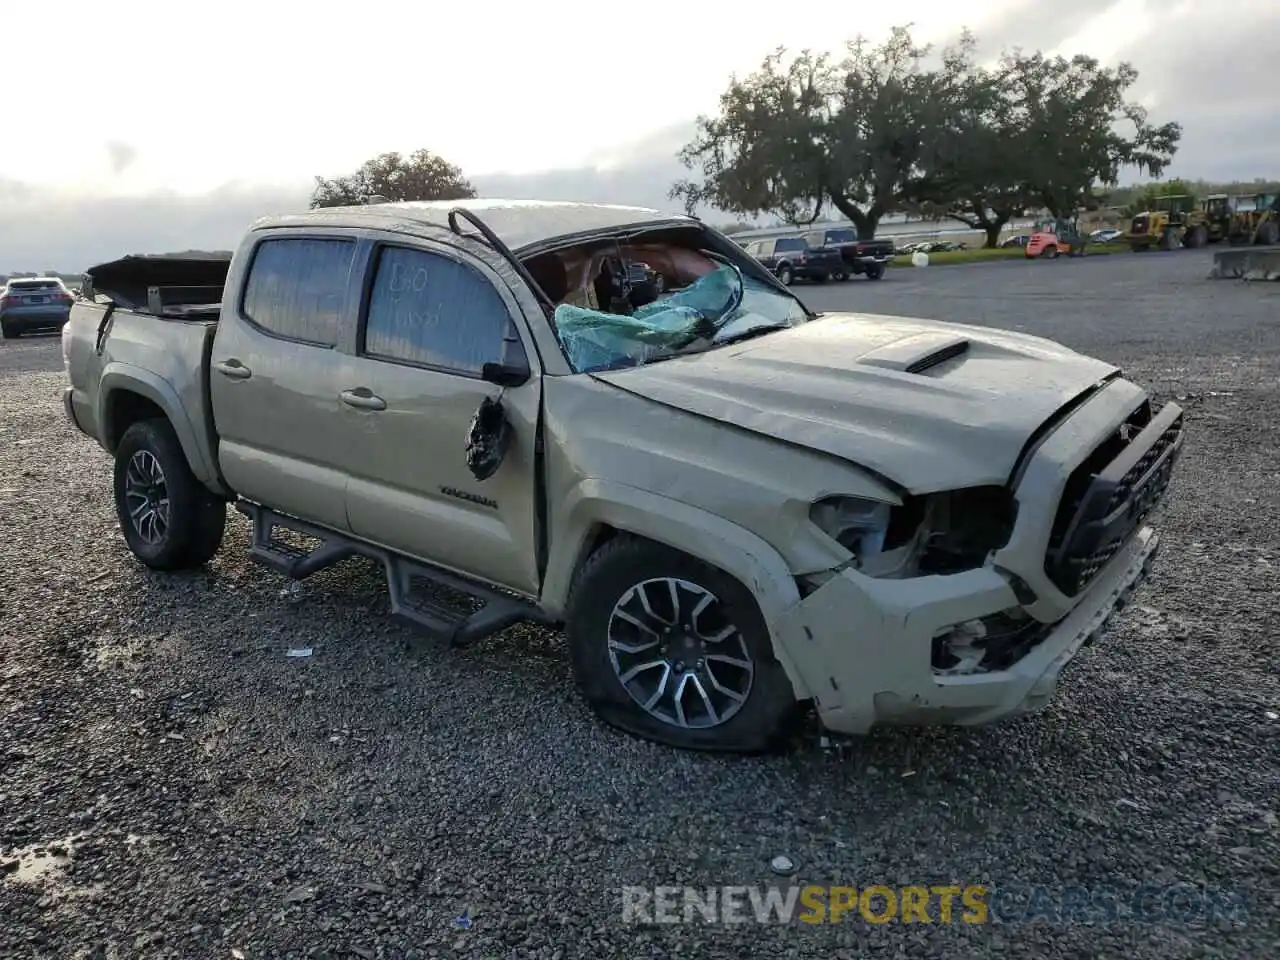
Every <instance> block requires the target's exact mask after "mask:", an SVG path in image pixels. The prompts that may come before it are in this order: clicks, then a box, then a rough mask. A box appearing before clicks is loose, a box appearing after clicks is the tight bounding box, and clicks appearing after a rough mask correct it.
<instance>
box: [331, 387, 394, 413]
mask: <svg viewBox="0 0 1280 960" xmlns="http://www.w3.org/2000/svg"><path fill="white" fill-rule="evenodd" d="M338 396H339V397H340V398H341V399H342V402H343V403H345V404H346V405H347V406H348V407H356V408H357V409H360V410H385V409H387V401H385V400H383V399H382V398H381V397H375V396H374V395H373V394H372V393H371V392H370V391H369V388H368V387H356V388H355V389H354V390H343V391H342V393H340V394H338Z"/></svg>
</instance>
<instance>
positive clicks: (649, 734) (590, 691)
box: [565, 535, 800, 753]
mask: <svg viewBox="0 0 1280 960" xmlns="http://www.w3.org/2000/svg"><path fill="white" fill-rule="evenodd" d="M662 578H671V579H678V580H682V581H685V582H687V583H690V584H694V585H696V586H697V587H699V588H701V589H702V590H704V591H706V592H708V593H710V594H712V595H713V596H714V597H715V598H716V599H717V601H718V605H719V607H722V608H723V613H724V614H725V616H726V617H727V622H728V623H730V624H731V625H732V626H733V627H735V628H736V629H737V637H734V638H731V639H732V642H733V644H734V645H735V646H734V648H733V649H735V650H738V649H745V651H746V652H747V654H748V656H749V658H750V662H751V663H752V665H753V668H754V669H753V675H752V677H751V680H750V685H749V688H748V689H747V690H746V693H745V699H744V700H743V701H742V702H741V706H739V707H738V708H737V711H736V712H735V713H733V714H732V715H731V716H729V717H728V719H726V720H724V721H723V722H721V723H719V724H718V725H715V726H703V727H692V726H684V727H681V726H678V725H676V724H675V723H673V722H670V721H665V720H663V719H661V718H659V717H656V716H654V715H653V714H652V713H650V712H649V711H648V710H646V709H645V708H644V706H642V705H641V704H640V703H639V701H638V700H637V699H636V697H635V696H633V695H632V693H630V692H628V690H627V688H626V687H624V686H623V683H622V680H621V677H620V675H619V672H618V669H615V666H614V657H612V656H611V653H610V640H609V629H610V623H611V621H612V619H613V614H614V608H615V605H617V604H619V603H620V602H621V601H622V600H623V598H625V597H626V596H627V594H628V593H629V592H630V591H631V590H632V588H633V587H635V586H637V585H638V584H642V583H644V582H646V581H650V580H660V579H662ZM659 604H660V601H659V600H658V599H657V598H656V597H655V600H654V606H655V608H656V607H657V606H658V605H659ZM708 610H709V611H716V610H718V608H717V607H712V608H708ZM653 635H654V636H655V638H657V634H653ZM565 636H566V638H567V640H568V643H569V653H570V658H571V661H572V664H573V672H574V678H575V680H576V681H577V685H578V689H579V690H580V691H581V693H582V695H583V697H584V698H585V699H586V701H587V703H588V705H589V706H590V707H591V709H592V710H593V711H594V712H595V714H596V715H597V716H598V717H599V718H600V719H601V720H603V721H604V722H605V723H607V724H609V725H610V726H612V727H615V728H617V729H619V730H623V731H625V732H627V733H629V734H631V735H633V736H637V737H640V738H642V739H645V740H650V741H653V742H655V743H661V744H664V745H666V746H671V747H677V748H680V749H685V750H702V751H715V752H724V753H762V752H770V751H775V750H777V749H779V748H780V747H782V746H783V745H784V744H785V743H786V741H787V739H788V737H789V736H790V734H791V732H792V731H793V729H794V723H795V721H796V719H797V718H798V717H799V714H800V710H799V706H798V704H797V702H796V699H795V693H794V691H793V689H792V686H791V682H790V680H788V679H787V675H786V673H785V672H784V671H783V669H782V666H781V665H780V664H779V663H778V661H777V660H776V659H775V658H774V655H773V647H772V644H771V642H770V639H769V632H768V628H767V627H766V626H765V622H764V618H763V617H762V616H761V614H760V609H759V607H758V606H757V605H756V602H755V599H754V598H753V597H752V595H751V593H750V592H749V591H748V590H747V589H746V588H745V587H743V586H742V584H740V583H739V582H738V581H737V580H735V579H734V578H733V577H730V576H728V575H727V574H725V573H723V572H721V571H720V570H717V569H715V568H713V567H710V566H708V565H706V564H704V563H702V562H700V561H698V560H695V559H693V558H692V557H689V556H688V555H686V554H683V553H680V552H679V551H676V550H672V549H670V548H669V547H665V546H662V545H660V544H656V543H653V542H651V541H648V540H642V539H637V538H633V537H629V536H626V535H620V536H618V537H616V538H614V539H612V540H609V541H607V542H606V543H605V544H604V545H603V546H602V547H601V548H600V549H599V550H597V551H596V552H595V553H594V554H592V555H591V556H590V557H589V558H588V559H587V561H586V562H585V563H584V564H583V565H582V568H581V569H580V570H579V571H578V574H577V576H576V577H575V578H574V582H573V587H572V589H571V590H570V593H569V601H568V615H567V617H566V628H565ZM636 636H648V634H645V633H640V632H637V633H636ZM738 638H740V639H741V641H742V646H741V648H739V647H738V646H736V645H737V643H738ZM695 642H696V641H695ZM725 642H726V643H728V642H730V641H725ZM714 649H719V648H714ZM637 656H638V657H640V658H643V657H648V656H651V654H649V653H643V654H638V655H637ZM653 656H655V658H657V659H661V657H660V656H659V655H658V653H657V651H655V653H654V654H653ZM667 662H668V663H670V659H669V657H668V660H667ZM726 669H727V668H726ZM624 672H625V671H624ZM698 672H699V673H700V675H701V671H698ZM647 675H648V676H652V671H650V673H649V674H647ZM721 675H722V677H723V678H724V679H721V678H716V679H717V680H718V681H719V682H720V683H722V684H725V685H726V686H731V685H732V684H733V682H734V680H735V677H734V675H733V674H732V671H729V672H723V671H722V674H721ZM742 675H745V671H743V672H742V674H739V675H738V676H739V678H740V677H741V676H742ZM667 676H669V674H668V675H667ZM726 680H727V681H728V683H726V682H725V681H726ZM668 689H669V688H668ZM691 696H692V694H688V695H686V700H685V702H686V703H688V702H690V701H689V699H688V697H691ZM693 703H694V705H695V709H697V701H693ZM722 705H723V704H722ZM724 712H725V713H726V714H727V713H728V712H729V711H728V710H726V711H724Z"/></svg>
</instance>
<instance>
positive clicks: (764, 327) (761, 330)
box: [712, 323, 791, 347]
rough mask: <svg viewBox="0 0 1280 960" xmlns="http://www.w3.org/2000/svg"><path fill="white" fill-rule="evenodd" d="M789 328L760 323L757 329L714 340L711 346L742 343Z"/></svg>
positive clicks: (786, 325) (789, 326) (779, 324)
mask: <svg viewBox="0 0 1280 960" xmlns="http://www.w3.org/2000/svg"><path fill="white" fill-rule="evenodd" d="M790 328H791V324H789V323H762V324H760V326H758V327H752V328H751V329H750V330H743V331H742V332H741V333H735V334H734V335H733V336H732V337H725V338H724V339H723V340H716V341H714V343H713V344H712V345H713V346H717V347H724V346H728V345H729V344H731V343H742V341H744V340H751V339H753V338H755V337H759V336H763V335H764V334H766V333H772V332H773V331H775V330H788V329H790Z"/></svg>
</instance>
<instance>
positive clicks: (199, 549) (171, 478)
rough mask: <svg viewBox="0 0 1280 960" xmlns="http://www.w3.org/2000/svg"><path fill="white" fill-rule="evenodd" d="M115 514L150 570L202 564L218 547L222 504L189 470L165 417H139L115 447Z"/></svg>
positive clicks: (224, 516)
mask: <svg viewBox="0 0 1280 960" xmlns="http://www.w3.org/2000/svg"><path fill="white" fill-rule="evenodd" d="M115 501H116V516H117V517H118V518H119V520H120V530H121V532H122V533H123V534H124V539H125V542H126V543H128V545H129V550H130V551H131V552H132V553H133V555H134V556H135V557H137V558H138V559H139V560H141V561H142V562H143V563H144V564H146V565H147V566H148V567H151V568H152V569H154V570H190V569H194V568H196V567H200V566H203V565H204V564H205V563H207V562H208V561H209V560H210V559H211V558H212V557H213V555H214V554H215V553H217V552H218V547H220V546H221V545H222V534H223V531H224V529H225V527H226V522H227V505H226V503H225V502H224V501H222V500H220V499H218V498H217V497H215V496H214V495H213V494H212V493H211V492H210V491H209V490H208V489H207V488H206V487H205V486H204V484H202V483H201V482H200V481H199V480H197V479H196V478H195V475H194V474H192V472H191V467H190V466H189V465H188V464H187V458H186V455H185V454H184V453H183V452H182V445H181V444H180V443H179V442H178V437H177V435H176V434H175V433H174V432H173V427H172V426H170V425H169V422H168V421H167V420H159V419H156V420H140V421H138V422H137V423H135V424H133V425H132V426H131V427H129V429H128V430H126V431H125V433H124V437H122V438H121V440H120V444H119V446H117V447H116V465H115Z"/></svg>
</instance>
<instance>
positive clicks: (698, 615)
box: [63, 200, 1183, 751]
mask: <svg viewBox="0 0 1280 960" xmlns="http://www.w3.org/2000/svg"><path fill="white" fill-rule="evenodd" d="M84 294H85V298H84V299H83V300H82V301H81V302H78V303H77V304H76V305H75V307H74V308H73V310H72V314H71V321H70V323H69V324H68V326H67V327H66V328H65V330H64V334H63V354H64V358H65V363H66V369H67V372H68V376H69V378H70V384H71V385H70V387H69V388H68V389H67V390H66V392H65V404H66V411H67V415H68V416H69V417H70V419H71V421H72V422H73V423H74V424H75V425H76V426H77V427H78V428H79V429H80V430H82V431H84V432H85V433H87V434H89V435H90V436H91V437H93V438H95V439H96V440H97V441H98V442H99V443H100V444H101V445H102V446H103V447H104V448H105V449H106V450H107V451H108V452H110V453H111V454H112V455H113V457H114V460H115V482H114V486H115V502H116V507H117V510H118V513H119V517H120V524H121V528H122V530H123V533H124V537H125V539H126V540H127V542H128V545H129V547H130V549H131V550H132V552H133V553H134V555H135V556H136V557H137V558H138V559H139V560H140V561H142V563H144V564H146V565H148V566H150V567H153V568H157V569H164V570H173V569H181V568H190V567H195V566H198V565H201V564H203V563H205V562H206V561H208V560H209V559H210V558H211V557H212V556H213V555H214V553H215V552H216V551H217V550H218V548H219V545H220V544H221V541H222V537H223V528H224V523H225V520H226V512H227V511H226V507H227V505H228V504H234V505H235V506H236V507H237V508H238V509H239V510H240V511H241V512H243V513H244V514H246V515H247V516H248V517H249V518H250V519H251V520H252V523H253V539H252V548H251V549H252V554H253V556H254V557H256V558H257V559H258V560H260V561H262V562H264V563H265V564H267V565H269V566H271V567H273V568H274V569H276V570H278V571H280V572H281V573H283V574H285V575H286V576H289V577H293V578H303V577H306V576H309V575H310V574H312V573H315V572H316V571H317V570H320V569H322V568H325V567H327V566H330V565H332V564H335V563H338V562H340V561H343V560H345V559H347V558H350V557H353V556H363V557H367V558H372V559H373V560H375V561H376V562H379V563H381V564H383V565H384V566H385V569H386V573H387V580H388V585H389V590H390V600H391V608H392V611H393V612H394V613H397V614H399V615H401V616H404V617H407V618H409V619H410V620H412V621H414V622H416V623H417V624H418V625H420V626H421V627H423V628H425V629H426V630H427V631H428V632H429V633H430V634H432V635H434V636H436V637H439V638H441V639H442V640H443V641H444V642H447V643H450V644H464V643H469V642H473V641H475V640H477V639H480V638H482V637H486V636H489V635H492V634H495V633H497V632H499V631H501V630H503V629H505V628H506V627H508V626H510V625H512V624H513V623H515V622H517V621H520V620H533V621H537V622H542V623H546V624H549V625H563V626H564V628H565V633H566V636H567V638H568V646H569V650H570V655H571V658H572V663H573V668H574V671H575V674H576V677H577V680H578V682H579V684H580V686H581V689H582V691H583V693H584V694H585V696H586V699H587V700H588V701H589V702H590V704H591V706H592V707H593V708H594V709H595V710H596V711H597V713H598V714H599V715H600V716H601V717H603V718H604V719H605V720H607V721H608V722H610V723H612V724H615V725H617V726H620V727H622V728H624V729H626V730H628V731H631V732H632V733H634V734H637V735H640V736H644V737H648V738H651V739H655V740H659V741H662V742H665V743H668V744H672V745H676V746H681V747H692V748H704V749H717V750H734V751H754V750H760V749H767V748H769V747H771V746H774V745H776V744H778V743H780V742H781V741H782V739H783V738H784V736H785V735H786V734H787V733H788V731H789V729H790V726H791V723H792V721H794V719H795V718H796V717H797V716H798V715H799V714H800V713H801V708H806V707H812V708H813V709H814V710H816V713H817V715H818V717H819V718H820V719H821V721H822V723H823V724H824V725H825V727H826V728H827V729H828V730H830V731H834V732H842V733H848V734H859V733H863V732H865V731H867V730H868V729H869V728H870V727H871V726H872V725H873V724H878V723H886V724H892V723H910V724H920V723H955V724H980V723H986V722H989V721H993V720H996V719H998V718H1001V717H1005V716H1009V715H1013V714H1017V713H1022V712H1025V711H1028V710H1032V709H1035V708H1038V707H1040V706H1042V705H1043V704H1044V703H1045V702H1046V701H1047V700H1048V698H1049V697H1050V696H1051V695H1052V693H1053V691H1054V688H1055V685H1056V683H1057V680H1058V677H1059V674H1060V672H1061V671H1062V669H1063V666H1064V665H1065V664H1066V663H1067V662H1068V661H1069V660H1070V659H1071V658H1072V657H1073V656H1074V655H1075V654H1076V652H1077V651H1078V650H1079V649H1080V648H1081V647H1082V646H1083V645H1084V644H1086V643H1087V642H1089V641H1090V640H1091V639H1093V638H1094V637H1096V636H1097V635H1098V634H1099V633H1100V631H1101V630H1102V627H1103V625H1104V623H1105V622H1106V621H1107V620H1108V619H1109V617H1110V616H1111V614H1112V612H1113V611H1114V610H1116V609H1117V608H1118V607H1120V606H1122V605H1123V603H1124V601H1125V599H1126V597H1127V595H1128V594H1129V593H1130V591H1131V590H1132V589H1133V588H1134V586H1135V584H1136V583H1137V582H1138V581H1139V579H1140V578H1141V577H1142V576H1143V574H1144V573H1145V572H1146V571H1147V569H1148V566H1149V563H1150V561H1151V559H1152V557H1153V555H1154V553H1155V551H1156V545H1157V537H1156V534H1155V533H1154V532H1153V531H1152V529H1151V528H1150V527H1149V526H1148V525H1147V523H1146V521H1147V518H1148V516H1149V514H1150V512H1151V511H1152V509H1153V508H1154V507H1155V506H1156V505H1157V504H1158V502H1159V501H1160V499H1161V497H1162V496H1163V494H1164V492H1165V490H1166V487H1167V486H1168V483H1169V479H1170V474H1171V471H1172V469H1173V466H1174V463H1175V461H1176V459H1177V457H1178V455H1179V452H1180V450H1181V446H1182V442H1183V419H1182V411H1181V410H1179V408H1178V407H1177V406H1176V405H1174V404H1167V405H1165V406H1163V407H1161V408H1158V409H1157V408H1156V407H1155V406H1154V405H1153V404H1152V403H1151V401H1150V400H1149V399H1148V397H1147V395H1146V394H1145V393H1144V391H1143V390H1142V389H1140V388H1139V387H1138V386H1135V385H1134V384H1133V383H1131V382H1130V381H1128V380H1125V379H1123V378H1122V377H1121V374H1120V372H1119V371H1118V370H1117V369H1116V368H1115V367H1113V366H1111V365H1110V364H1107V363H1104V362H1101V361H1098V360H1093V359H1090V358H1088V357H1084V356H1081V355H1080V354H1077V353H1074V352H1072V351H1070V350H1067V349H1065V348H1063V347H1061V346H1058V345H1056V344H1054V343H1050V342H1048V341H1045V340H1040V339H1037V338H1033V337H1029V336H1024V335H1021V334H1015V333H1007V332H1003V331H999V330H993V329H985V328H978V327H967V326H956V325H952V324H947V323H937V322H931V321H924V320H913V319H903V318H898V317H884V316H869V315H858V314H825V315H824V314H815V313H813V312H811V311H810V310H809V309H807V308H806V307H805V306H804V304H803V303H801V302H800V300H798V299H797V298H796V297H795V295H794V294H792V293H791V292H790V291H789V290H788V289H787V288H786V287H784V286H782V285H781V284H779V283H778V282H777V280H775V279H774V277H772V276H771V275H770V274H769V273H768V272H767V271H766V270H765V269H764V268H763V267H761V266H760V265H759V264H758V263H756V262H755V261H754V260H752V259H751V258H750V257H748V256H747V255H746V254H745V253H744V252H743V251H742V250H741V249H740V248H739V247H738V246H737V245H736V244H734V243H733V242H732V241H731V240H730V239H728V238H727V237H725V236H723V235H722V234H720V233H718V232H717V231H715V230H712V229H710V228H708V227H707V226H705V225H704V224H702V223H701V222H699V221H698V220H696V219H691V218H687V217H679V216H667V215H663V214H659V213H657V212H655V211H651V210H644V209H637V208H628V207H616V206H600V205H590V204H577V203H533V202H517V201H499V200H475V201H469V202H461V203H392V204H387V203H373V204H370V205H365V206H358V207H348V208H337V209H329V210H316V211H313V212H309V213H305V214H300V215H294V216H280V217H275V218H270V219H265V220H262V221H259V222H257V223H255V224H254V225H253V227H252V228H251V230H250V232H249V234H248V236H247V237H246V238H245V239H244V241H243V244H242V245H241V247H240V248H239V250H238V251H237V252H236V253H235V254H234V255H231V256H228V257H225V258H221V257H210V258H204V259H201V258H188V259H184V258H181V257H129V258H125V259H124V260H120V261H116V262H114V263H109V264H104V265H102V266H101V267H98V268H95V269H94V270H91V271H90V272H89V274H88V276H87V277H86V278H85V283H84ZM302 538H305V540H306V544H307V545H306V546H300V545H299V544H300V543H301V542H302Z"/></svg>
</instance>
